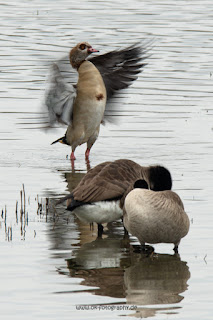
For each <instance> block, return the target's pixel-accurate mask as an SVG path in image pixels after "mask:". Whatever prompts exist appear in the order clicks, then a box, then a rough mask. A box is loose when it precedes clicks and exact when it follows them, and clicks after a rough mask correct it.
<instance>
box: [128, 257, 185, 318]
mask: <svg viewBox="0 0 213 320" xmlns="http://www.w3.org/2000/svg"><path fill="white" fill-rule="evenodd" d="M189 278H190V271H189V268H188V266H187V263H186V262H185V261H182V260H181V259H180V256H179V255H178V254H174V255H168V254H157V255H154V256H153V257H149V258H147V257H146V256H144V255H138V254H137V255H135V254H133V255H132V259H131V266H130V267H129V268H127V269H125V272H124V285H125V287H126V300H127V303H128V304H133V305H156V304H174V303H179V302H180V301H181V300H182V299H183V296H182V295H181V293H183V292H184V291H185V290H186V289H187V287H188V285H187V281H188V280H189ZM156 310H157V309H156ZM161 310H162V309H161ZM148 311H149V310H147V309H143V308H138V310H137V313H136V314H135V316H140V317H142V318H143V317H144V316H145V315H146V316H147V313H149V312H148ZM150 311H151V314H150V315H152V312H153V310H150Z"/></svg>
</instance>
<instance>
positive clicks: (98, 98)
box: [95, 93, 104, 101]
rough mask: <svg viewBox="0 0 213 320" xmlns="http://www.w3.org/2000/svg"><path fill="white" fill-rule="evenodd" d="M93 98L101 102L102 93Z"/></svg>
mask: <svg viewBox="0 0 213 320" xmlns="http://www.w3.org/2000/svg"><path fill="white" fill-rule="evenodd" d="M95 97H96V99H97V100H98V101H100V100H103V98H104V95H103V94H102V93H99V94H97V95H96V96H95Z"/></svg>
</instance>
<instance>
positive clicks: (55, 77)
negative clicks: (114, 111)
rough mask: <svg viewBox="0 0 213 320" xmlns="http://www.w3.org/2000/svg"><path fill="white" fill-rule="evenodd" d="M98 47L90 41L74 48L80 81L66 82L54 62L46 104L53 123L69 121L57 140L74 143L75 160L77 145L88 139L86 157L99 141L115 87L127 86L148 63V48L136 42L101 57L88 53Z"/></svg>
mask: <svg viewBox="0 0 213 320" xmlns="http://www.w3.org/2000/svg"><path fill="white" fill-rule="evenodd" d="M94 52H98V50H96V49H93V48H92V47H91V45H90V44H89V43H87V42H81V43H78V44H77V45H76V46H75V47H74V48H73V49H72V50H71V51H70V56H69V57H70V64H71V66H72V67H73V68H74V69H75V70H77V71H78V83H77V85H71V84H68V83H66V81H65V80H64V78H63V77H62V75H61V73H60V71H59V68H58V66H57V64H56V63H54V64H53V66H52V68H51V72H50V75H49V81H48V87H47V90H46V95H45V96H46V98H45V105H46V107H47V109H48V113H49V126H53V125H54V124H55V123H64V124H67V125H68V128H67V131H66V133H65V135H64V136H63V137H61V138H59V139H57V140H56V141H54V142H53V143H52V144H54V143H56V142H61V143H63V144H67V145H70V146H71V148H72V152H71V155H70V158H71V160H75V155H74V152H75V149H76V147H77V146H79V145H81V144H83V143H87V149H86V152H85V157H86V159H88V157H89V153H90V149H91V147H92V145H93V144H94V142H95V141H96V139H97V137H98V135H99V130H100V124H101V122H103V118H104V111H105V107H106V102H108V101H109V100H110V98H111V97H112V95H113V94H114V92H115V91H117V90H119V89H123V88H127V87H128V86H129V85H130V84H131V83H132V81H134V80H136V79H137V76H136V75H137V74H138V73H139V72H140V71H141V68H142V67H144V66H145V65H146V64H145V63H141V61H142V60H144V59H145V58H146V57H147V56H146V52H147V49H145V48H142V47H141V46H139V45H133V46H130V47H127V48H125V49H123V50H115V51H112V52H109V53H106V54H103V55H100V56H97V57H93V58H90V59H88V60H86V59H87V57H88V56H89V55H90V54H91V53H94Z"/></svg>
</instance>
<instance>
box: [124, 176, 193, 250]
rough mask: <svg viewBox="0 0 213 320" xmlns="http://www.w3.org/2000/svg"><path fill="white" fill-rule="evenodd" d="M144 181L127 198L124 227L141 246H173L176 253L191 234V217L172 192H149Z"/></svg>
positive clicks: (143, 248)
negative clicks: (162, 244)
mask: <svg viewBox="0 0 213 320" xmlns="http://www.w3.org/2000/svg"><path fill="white" fill-rule="evenodd" d="M147 189H148V184H147V183H146V181H144V180H142V181H141V180H140V181H138V182H136V184H135V189H134V190H132V191H131V192H130V193H129V194H128V195H127V196H126V198H125V202H124V216H123V222H124V226H125V228H126V229H127V230H128V231H129V232H130V233H131V234H132V235H133V236H135V237H137V238H138V240H139V242H140V243H141V247H142V250H145V243H150V244H154V243H173V244H174V251H175V252H178V245H179V243H180V241H181V239H182V238H183V237H185V236H186V235H187V233H188V231H189V224H190V223H189V218H188V216H187V214H186V213H185V211H184V206H183V203H182V201H181V199H180V197H179V196H178V195H177V194H176V193H175V192H173V191H171V190H165V191H159V192H155V191H152V190H147Z"/></svg>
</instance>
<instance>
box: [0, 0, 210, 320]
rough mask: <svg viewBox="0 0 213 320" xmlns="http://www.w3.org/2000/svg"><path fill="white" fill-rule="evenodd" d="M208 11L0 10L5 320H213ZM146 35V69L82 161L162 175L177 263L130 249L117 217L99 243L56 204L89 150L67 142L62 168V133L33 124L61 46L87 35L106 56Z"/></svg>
mask: <svg viewBox="0 0 213 320" xmlns="http://www.w3.org/2000/svg"><path fill="white" fill-rule="evenodd" d="M211 5H212V3H211V1H209V0H206V1H205V0H204V1H202V2H200V1H195V0H194V1H178V2H177V1H166V0H162V1H156V0H155V1H154V0H153V1H146V0H145V1H143V3H141V1H136V0H133V1H131V3H130V2H129V1H116V2H112V1H104V2H102V1H81V2H74V1H65V0H62V1H60V2H52V1H48V0H44V1H40V0H37V1H35V0H34V1H30V2H25V1H17V2H16V1H5V2H2V3H1V5H0V8H1V13H0V15H1V26H0V34H1V36H0V45H1V52H0V65H1V72H0V79H1V88H0V95H1V105H0V150H1V157H0V177H1V178H0V191H1V192H0V209H2V210H3V212H1V217H0V249H1V265H0V283H1V287H0V297H1V299H0V305H1V307H0V310H1V311H0V314H1V318H2V319H19V318H20V319H28V318H29V316H30V318H32V319H37V318H40V319H59V318H63V319H68V318H69V319H70V317H72V318H75V319H85V318H87V319H94V318H95V317H101V318H103V319H120V316H125V317H126V318H127V319H128V318H129V319H131V318H132V316H135V317H138V318H143V317H149V318H155V319H193V320H194V319H201V318H202V319H212V311H213V310H212V295H213V289H212V288H213V286H212V282H213V272H212V270H213V254H212V240H213V239H212V237H213V236H212V225H213V218H212V210H213V200H212V179H213V169H212V163H213V147H212V137H213V107H212V98H213V90H212V81H213V80H212V73H213V67H212V65H213V55H212V51H213V50H212V49H213V43H212V31H213V14H212V11H211V9H210V8H211ZM208 8H209V10H208ZM153 39H154V45H153V47H152V49H151V53H152V55H151V56H150V58H149V59H148V65H147V66H146V67H145V68H144V71H143V73H142V74H140V76H139V78H138V80H137V81H136V82H134V83H133V85H132V86H131V87H130V88H129V89H127V90H124V91H122V92H121V93H120V96H119V99H117V100H116V111H115V112H114V113H113V114H114V115H115V118H116V119H118V124H117V125H113V124H111V125H108V126H105V127H102V129H101V133H100V136H99V139H98V141H97V142H96V143H95V145H94V147H93V149H92V151H91V158H90V166H91V167H94V166H95V165H97V164H98V163H100V162H103V161H109V160H115V159H119V158H129V159H132V160H134V161H136V162H138V163H140V164H141V165H149V164H156V163H159V164H162V165H165V166H166V167H168V168H169V169H170V171H171V173H172V176H173V180H174V181H173V189H174V191H176V192H177V193H178V194H179V195H180V196H181V198H182V200H183V202H184V205H185V209H186V211H187V213H188V215H189V218H190V221H191V228H190V232H189V234H188V235H187V236H186V237H185V238H184V239H183V240H182V242H181V244H180V247H179V253H180V255H179V256H174V255H173V251H172V247H171V245H164V244H161V245H156V246H155V252H156V253H157V254H156V255H154V256H153V257H152V258H147V257H145V256H142V255H140V254H139V253H138V252H137V245H138V242H137V241H136V239H135V238H133V237H130V239H124V238H123V227H122V224H121V223H120V222H115V223H113V224H111V225H109V226H108V227H105V231H106V232H105V234H104V236H103V239H97V229H96V226H94V230H92V229H90V227H89V226H87V225H86V226H85V225H82V224H81V223H80V222H79V221H78V220H77V219H76V218H75V216H73V215H72V214H71V213H70V212H67V211H66V210H65V206H64V205H60V206H58V207H56V208H54V203H55V199H58V198H59V197H61V196H62V195H64V194H67V193H68V192H69V191H70V190H72V189H73V188H74V186H75V185H76V184H77V183H78V182H79V181H80V179H81V178H82V177H83V175H84V174H85V173H86V171H87V167H88V165H87V164H85V160H84V149H85V146H81V147H79V148H77V151H76V156H77V160H76V162H75V168H74V169H71V165H70V161H69V159H67V157H66V156H67V155H68V154H69V153H70V150H69V148H68V147H65V146H62V145H54V146H51V145H50V143H51V142H52V141H54V140H55V139H57V138H58V137H60V136H61V135H63V133H64V131H65V129H63V128H60V129H58V130H56V131H54V130H52V131H50V132H45V131H42V130H40V129H39V125H38V123H39V118H40V117H41V107H40V106H41V101H42V97H43V93H44V88H45V79H46V74H47V71H48V67H49V65H50V63H51V62H52V61H54V60H56V59H59V58H60V57H63V56H64V55H67V53H68V51H69V49H70V47H72V46H73V45H75V44H76V43H77V42H79V41H81V40H87V41H88V42H91V44H92V45H93V46H94V47H95V48H97V49H99V50H100V51H101V53H102V52H107V51H110V50H113V49H115V48H120V47H124V46H127V45H129V44H132V43H134V42H137V41H141V40H145V41H152V40H153ZM23 184H24V186H23ZM23 187H24V191H25V202H26V205H25V212H23V214H21V213H20V206H21V200H20V191H21V190H22V191H23ZM23 194H24V193H23ZM46 198H49V199H50V203H49V206H48V207H46ZM16 201H18V208H17V214H16ZM23 201H24V199H23ZM23 203H24V202H23ZM38 203H39V204H40V203H41V204H42V210H41V206H40V205H39V206H38ZM5 212H6V214H5ZM82 305H84V306H82Z"/></svg>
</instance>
